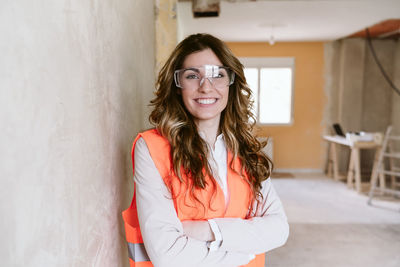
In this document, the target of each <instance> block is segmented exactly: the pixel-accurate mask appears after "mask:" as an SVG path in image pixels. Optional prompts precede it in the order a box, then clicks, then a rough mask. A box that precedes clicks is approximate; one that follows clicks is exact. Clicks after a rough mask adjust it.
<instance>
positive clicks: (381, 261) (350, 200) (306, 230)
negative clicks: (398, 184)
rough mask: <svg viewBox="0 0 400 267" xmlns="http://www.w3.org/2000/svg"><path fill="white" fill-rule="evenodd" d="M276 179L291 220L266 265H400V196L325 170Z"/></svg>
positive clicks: (269, 254) (273, 266)
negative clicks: (365, 190) (373, 192)
mask: <svg viewBox="0 0 400 267" xmlns="http://www.w3.org/2000/svg"><path fill="white" fill-rule="evenodd" d="M294 176H295V178H279V179H278V178H277V179H273V184H274V186H275V188H276V190H277V191H278V194H279V195H280V197H281V200H282V202H283V205H284V207H285V211H286V213H287V216H288V219H289V224H290V236H289V239H288V242H287V243H286V245H285V246H284V247H282V248H278V249H275V250H273V251H271V252H268V253H267V257H266V259H267V262H266V265H265V266H268V267H278V266H279V267H290V266H296V267H303V266H304V267H305V266H307V267H308V266H310V267H314V266H315V267H336V266H341V267H347V266H349V267H350V266H351V267H375V266H376V267H389V266H390V267H392V266H393V267H398V266H400V200H399V199H395V198H392V197H379V198H376V199H374V201H373V206H368V205H367V196H366V194H358V193H356V192H355V191H354V190H351V189H348V188H347V187H346V185H345V184H344V183H343V182H335V181H333V180H332V179H329V178H327V177H326V176H324V175H322V174H295V175H294Z"/></svg>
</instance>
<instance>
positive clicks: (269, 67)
mask: <svg viewBox="0 0 400 267" xmlns="http://www.w3.org/2000/svg"><path fill="white" fill-rule="evenodd" d="M240 61H241V62H242V64H243V65H244V66H245V69H244V74H245V76H246V80H247V83H248V85H249V86H250V89H251V90H252V93H253V101H254V106H253V109H254V110H253V112H254V114H255V116H256V121H257V123H258V124H288V125H290V124H292V123H293V84H294V79H293V75H294V58H286V57H285V58H273V57H266V58H240Z"/></svg>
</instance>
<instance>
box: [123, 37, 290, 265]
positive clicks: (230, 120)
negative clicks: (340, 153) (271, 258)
mask: <svg viewBox="0 0 400 267" xmlns="http://www.w3.org/2000/svg"><path fill="white" fill-rule="evenodd" d="M250 97H251V91H250V89H249V88H248V86H247V84H246V80H245V77H244V72H243V66H242V64H241V63H240V62H239V60H238V59H237V58H236V57H235V56H234V55H233V54H232V52H231V51H230V50H229V49H228V48H227V46H226V45H225V44H224V43H223V42H222V41H220V40H219V39H217V38H215V37H213V36H211V35H208V34H196V35H191V36H189V37H187V38H186V39H185V40H183V41H182V42H181V43H180V44H178V46H177V47H176V48H175V50H174V51H173V52H172V54H171V56H170V57H169V59H168V61H167V62H166V64H165V65H164V67H163V68H162V69H161V71H160V74H159V77H158V82H157V90H156V97H155V98H154V100H152V101H151V104H152V105H153V107H154V109H153V111H152V113H151V115H150V122H151V123H153V125H154V126H155V128H154V129H151V130H148V131H145V132H142V133H140V134H139V135H138V136H137V137H136V139H135V141H134V144H133V148H132V161H133V168H134V181H135V194H134V197H133V200H132V204H131V207H130V208H129V209H127V210H126V211H125V212H124V219H125V226H126V232H127V241H128V243H129V249H130V262H131V266H152V265H155V266H239V265H245V266H254V267H261V266H264V263H265V258H264V252H266V251H269V250H271V249H274V248H276V247H279V246H281V245H283V244H284V243H285V242H286V239H287V237H288V224H287V219H286V216H285V213H284V211H283V207H282V204H281V202H280V200H279V198H278V196H277V195H276V192H275V190H274V188H273V186H272V184H271V179H270V178H269V176H270V173H271V170H272V162H271V161H270V160H269V159H268V157H267V156H266V155H265V154H264V153H263V152H262V147H263V145H265V144H261V143H260V142H258V141H257V139H256V138H255V137H254V136H253V135H252V133H251V131H252V127H253V125H252V124H250V123H249V121H250V118H251V117H252V113H251V102H250ZM238 233H240V235H239V234H238Z"/></svg>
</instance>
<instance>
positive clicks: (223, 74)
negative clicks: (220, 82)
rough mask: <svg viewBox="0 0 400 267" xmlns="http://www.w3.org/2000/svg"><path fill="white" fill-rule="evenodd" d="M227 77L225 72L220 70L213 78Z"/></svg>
mask: <svg viewBox="0 0 400 267" xmlns="http://www.w3.org/2000/svg"><path fill="white" fill-rule="evenodd" d="M227 76H228V74H227V73H226V71H225V70H220V71H219V73H218V75H216V76H215V78H224V77H227Z"/></svg>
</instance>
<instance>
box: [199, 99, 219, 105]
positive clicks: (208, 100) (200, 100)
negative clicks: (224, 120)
mask: <svg viewBox="0 0 400 267" xmlns="http://www.w3.org/2000/svg"><path fill="white" fill-rule="evenodd" d="M195 100H196V102H197V103H199V104H206V105H209V104H214V103H215V102H217V99H216V98H198V99H195Z"/></svg>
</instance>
